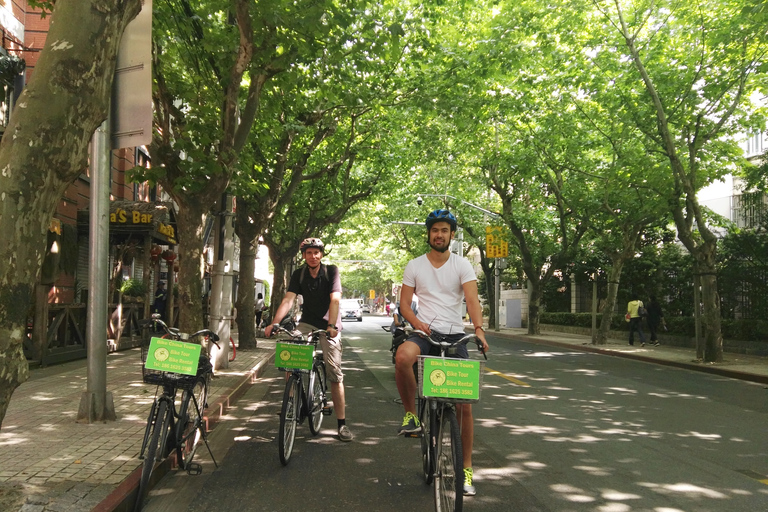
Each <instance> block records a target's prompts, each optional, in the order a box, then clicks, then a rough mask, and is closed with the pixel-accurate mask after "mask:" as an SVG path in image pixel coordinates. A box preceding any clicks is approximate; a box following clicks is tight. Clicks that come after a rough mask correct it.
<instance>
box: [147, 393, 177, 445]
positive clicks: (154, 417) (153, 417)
mask: <svg viewBox="0 0 768 512" xmlns="http://www.w3.org/2000/svg"><path fill="white" fill-rule="evenodd" d="M161 401H164V402H168V408H167V410H168V416H169V421H168V423H169V426H170V428H169V429H166V430H167V431H166V432H164V433H163V435H161V436H160V445H159V446H158V449H157V454H156V456H155V458H156V459H157V460H161V459H162V458H164V457H165V456H167V455H168V453H169V451H170V450H166V444H167V441H168V438H169V436H171V435H172V434H171V433H172V432H175V430H174V429H175V428H176V422H175V416H176V408H175V407H174V404H173V401H172V400H170V399H169V398H168V397H167V396H166V395H161V396H160V397H159V398H158V399H157V400H155V401H154V402H152V408H151V409H150V410H149V416H148V417H147V427H146V428H145V429H144V440H143V441H142V442H141V451H140V452H139V460H144V450H146V449H147V442H149V435H150V433H151V432H152V427H153V426H154V425H155V424H157V422H158V421H161V422H162V421H165V418H159V417H158V414H157V413H158V404H159V403H160V402H161ZM173 448H174V447H171V449H173Z"/></svg>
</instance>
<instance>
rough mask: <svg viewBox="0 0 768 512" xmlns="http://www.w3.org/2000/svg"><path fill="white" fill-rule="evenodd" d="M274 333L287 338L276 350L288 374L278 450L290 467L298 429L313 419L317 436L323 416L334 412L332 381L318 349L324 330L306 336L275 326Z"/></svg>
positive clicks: (279, 364) (278, 362)
mask: <svg viewBox="0 0 768 512" xmlns="http://www.w3.org/2000/svg"><path fill="white" fill-rule="evenodd" d="M273 332H280V333H283V334H287V335H288V336H289V338H288V339H287V340H284V341H281V342H279V343H278V345H277V346H276V348H275V364H276V365H277V367H278V369H279V370H283V371H286V372H289V373H288V380H287V382H286V383H285V392H284V393H283V404H282V407H281V409H280V432H279V434H278V437H277V440H278V442H277V446H278V451H279V454H280V462H281V463H282V464H283V466H286V465H287V464H288V462H290V460H291V454H292V453H293V445H294V441H295V439H296V427H297V425H300V424H301V423H303V422H304V419H306V418H309V431H310V432H311V433H312V435H313V436H316V435H317V434H318V433H319V432H320V426H321V425H322V423H323V416H327V415H330V414H331V412H333V409H332V408H331V407H329V406H328V398H327V396H326V392H327V391H328V387H327V386H328V381H327V379H326V375H325V365H324V364H323V352H322V351H321V350H319V349H318V345H319V342H320V336H321V335H323V334H324V333H325V331H322V330H316V331H312V332H310V333H309V334H308V335H306V336H304V335H303V334H301V333H300V332H298V331H290V330H288V329H286V328H285V327H283V326H281V325H278V326H275V330H274V331H273Z"/></svg>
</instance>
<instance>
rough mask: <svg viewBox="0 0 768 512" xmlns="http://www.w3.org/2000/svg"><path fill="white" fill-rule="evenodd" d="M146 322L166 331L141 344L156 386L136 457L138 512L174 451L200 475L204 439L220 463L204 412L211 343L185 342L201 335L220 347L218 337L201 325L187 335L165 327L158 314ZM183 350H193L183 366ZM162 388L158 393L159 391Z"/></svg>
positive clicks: (148, 376) (147, 376) (146, 372)
mask: <svg viewBox="0 0 768 512" xmlns="http://www.w3.org/2000/svg"><path fill="white" fill-rule="evenodd" d="M144 323H145V324H153V325H157V326H159V327H161V328H162V329H163V330H164V331H165V333H166V334H165V335H164V336H163V339H157V340H158V341H156V342H155V343H154V344H153V343H152V342H150V344H149V345H147V346H142V347H141V361H142V363H143V366H142V377H143V380H144V382H146V383H148V384H155V385H157V388H156V391H155V399H154V401H153V402H152V408H151V409H150V412H149V417H148V418H147V426H146V428H145V429H144V440H143V441H142V444H141V452H140V453H139V459H143V460H144V465H143V467H142V470H141V479H140V481H139V491H138V495H137V497H136V505H135V507H134V510H135V511H136V512H138V511H140V510H141V508H142V506H143V504H144V499H145V498H146V496H147V493H148V492H149V486H150V479H151V476H152V471H153V470H154V469H155V465H156V463H158V462H161V461H162V460H163V459H165V458H166V457H167V456H169V455H171V454H172V453H173V452H174V451H175V453H176V463H177V465H178V466H179V467H180V468H182V469H185V470H186V471H187V472H188V473H189V474H200V473H201V472H202V466H200V464H197V463H194V462H192V460H193V458H194V456H195V452H196V451H197V448H198V446H199V443H200V441H201V440H202V441H203V442H204V443H205V446H206V447H207V448H208V453H210V454H211V459H213V463H214V465H215V466H216V467H218V464H216V460H215V459H214V458H213V453H212V452H211V448H210V446H208V440H207V436H206V431H205V422H204V421H203V415H202V411H203V410H204V409H205V408H206V407H207V406H208V404H207V399H208V385H209V383H210V379H211V376H212V375H213V366H212V365H211V362H210V359H209V355H208V352H209V347H210V345H209V344H208V343H203V344H202V345H200V346H199V347H200V348H198V345H197V344H195V343H188V342H187V341H188V340H189V339H195V338H197V337H200V336H202V337H203V338H204V339H206V340H207V341H209V342H212V343H213V344H215V345H216V346H217V347H218V346H219V344H218V343H216V342H217V341H219V337H218V336H217V335H216V333H214V332H213V331H211V330H209V329H203V330H201V331H198V332H196V333H194V334H191V335H190V334H186V333H182V332H180V331H179V330H178V329H175V328H173V327H169V326H168V325H167V324H166V323H165V322H163V321H162V320H161V319H160V315H159V314H154V315H152V319H151V320H147V321H145V322H144ZM198 350H200V352H199V354H200V355H199V356H198V358H197V361H196V368H195V361H194V360H193V358H194V355H195V354H196V353H197V351H198ZM184 354H187V355H188V354H192V356H189V357H188V359H190V361H186V363H187V366H186V367H185V361H184ZM148 359H149V362H148ZM177 361H180V362H177ZM147 366H159V367H169V368H174V369H177V371H179V373H176V372H173V371H163V370H157V369H152V368H147ZM161 388H162V392H160V389H161ZM178 390H181V397H177V391H178Z"/></svg>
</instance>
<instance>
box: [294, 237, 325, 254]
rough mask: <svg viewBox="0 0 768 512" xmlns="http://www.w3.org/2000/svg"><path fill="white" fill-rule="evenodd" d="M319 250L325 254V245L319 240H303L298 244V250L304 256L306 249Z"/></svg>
mask: <svg viewBox="0 0 768 512" xmlns="http://www.w3.org/2000/svg"><path fill="white" fill-rule="evenodd" d="M312 248H313V249H320V252H322V253H323V254H325V245H323V241H322V240H320V239H319V238H305V239H304V240H303V241H302V242H301V244H299V250H301V254H304V251H306V250H307V249H312Z"/></svg>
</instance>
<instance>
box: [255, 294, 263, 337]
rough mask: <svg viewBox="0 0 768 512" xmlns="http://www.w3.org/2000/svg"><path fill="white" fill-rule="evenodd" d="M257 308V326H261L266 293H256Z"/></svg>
mask: <svg viewBox="0 0 768 512" xmlns="http://www.w3.org/2000/svg"><path fill="white" fill-rule="evenodd" d="M254 309H255V310H256V328H257V329H258V328H259V327H261V314H262V313H263V312H264V295H262V294H261V293H259V294H258V295H256V304H254Z"/></svg>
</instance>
